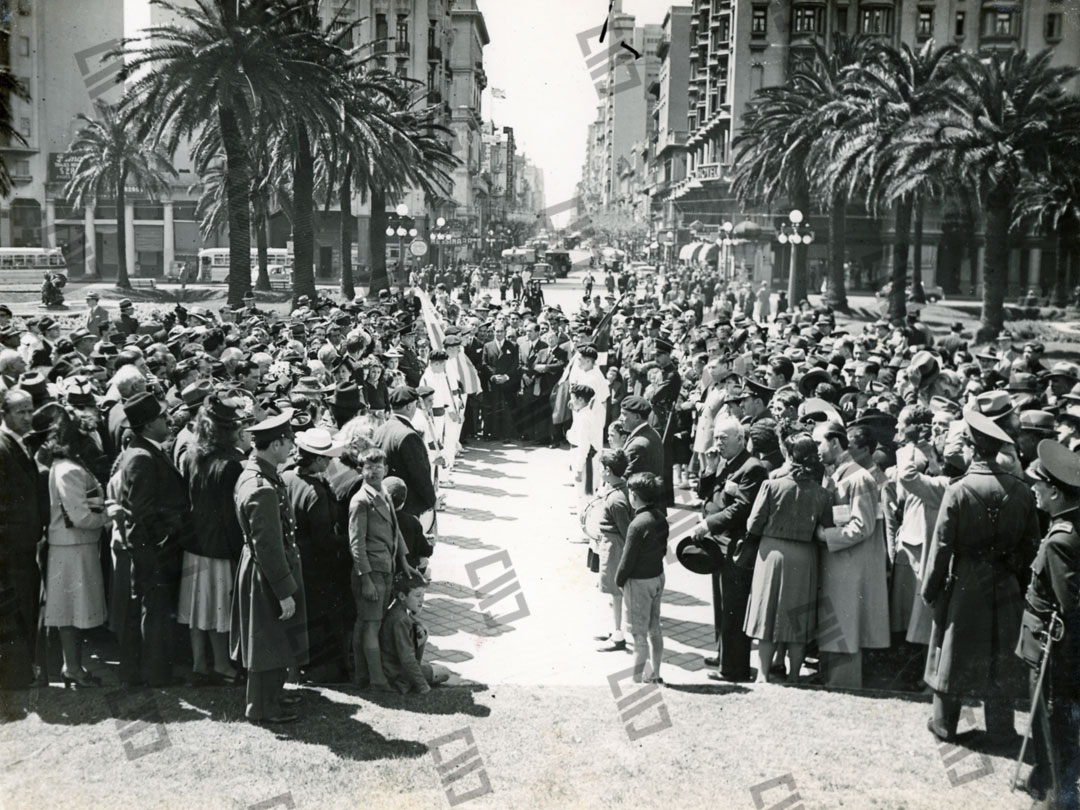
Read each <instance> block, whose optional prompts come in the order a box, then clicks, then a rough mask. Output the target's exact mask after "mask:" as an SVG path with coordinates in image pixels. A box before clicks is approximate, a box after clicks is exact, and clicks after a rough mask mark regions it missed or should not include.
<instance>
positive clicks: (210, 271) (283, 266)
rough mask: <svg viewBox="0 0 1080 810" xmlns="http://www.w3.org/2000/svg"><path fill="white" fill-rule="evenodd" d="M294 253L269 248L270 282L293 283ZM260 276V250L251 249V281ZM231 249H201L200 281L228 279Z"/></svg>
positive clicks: (286, 249)
mask: <svg viewBox="0 0 1080 810" xmlns="http://www.w3.org/2000/svg"><path fill="white" fill-rule="evenodd" d="M292 269H293V254H292V253H290V252H289V250H288V248H267V250H266V270H267V273H268V274H269V275H270V283H271V284H272V283H274V282H275V281H284V282H286V283H287V284H292ZM258 277H259V251H258V249H257V248H252V249H251V283H252V284H254V283H255V280H256V279H257V278H258ZM228 278H229V249H228V248H203V249H202V250H200V251H199V278H198V280H199V281H210V282H214V281H228Z"/></svg>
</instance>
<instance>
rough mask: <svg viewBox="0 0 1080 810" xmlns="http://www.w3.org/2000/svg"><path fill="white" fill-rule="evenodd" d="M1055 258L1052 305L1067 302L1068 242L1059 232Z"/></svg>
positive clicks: (1061, 305) (1060, 304)
mask: <svg viewBox="0 0 1080 810" xmlns="http://www.w3.org/2000/svg"><path fill="white" fill-rule="evenodd" d="M1056 241H1057V260H1056V261H1055V262H1054V306H1055V307H1062V308H1064V307H1066V306H1068V304H1069V243H1068V242H1067V241H1065V237H1064V236H1062V234H1061V232H1060V231H1059V232H1058V235H1057V240H1056Z"/></svg>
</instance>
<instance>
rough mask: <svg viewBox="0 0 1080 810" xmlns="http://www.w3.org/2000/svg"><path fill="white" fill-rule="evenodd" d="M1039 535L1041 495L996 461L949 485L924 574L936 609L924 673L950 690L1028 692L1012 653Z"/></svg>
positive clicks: (1002, 693) (928, 596) (937, 685)
mask: <svg viewBox="0 0 1080 810" xmlns="http://www.w3.org/2000/svg"><path fill="white" fill-rule="evenodd" d="M1038 539H1039V521H1038V516H1037V514H1036V511H1035V496H1034V495H1033V494H1032V493H1031V489H1030V488H1029V487H1028V484H1027V483H1026V482H1025V481H1023V480H1021V479H1020V478H1017V477H1016V476H1014V475H1010V474H1009V473H1006V472H1004V471H1003V470H1002V469H1001V467H999V466H998V465H997V463H996V462H986V461H975V462H973V463H972V465H971V467H970V468H968V472H967V474H966V475H964V476H963V477H961V478H958V479H957V480H955V481H953V482H952V483H951V484H949V486H948V487H947V488H946V489H945V495H944V496H943V498H942V501H941V509H940V511H939V512H938V519H937V525H936V526H935V528H934V537H933V539H932V540H931V543H930V551H929V554H928V555H927V564H926V569H925V571H924V572H923V586H922V596H923V599H925V600H926V602H927V603H929V604H930V605H932V606H933V608H934V626H933V630H932V631H931V638H930V650H929V655H928V657H927V661H926V673H925V674H924V676H923V678H924V680H925V681H926V682H927V684H929V685H930V687H931V688H932V689H934V690H935V691H938V692H943V693H945V694H948V695H953V696H962V695H975V696H986V695H995V694H997V695H1000V696H1001V697H1010V696H1012V697H1023V696H1024V695H1025V694H1026V692H1027V689H1026V679H1027V674H1026V672H1025V668H1024V665H1023V662H1021V661H1020V659H1018V658H1016V657H1015V656H1014V655H1013V650H1014V649H1015V647H1016V639H1017V638H1018V637H1019V635H1020V618H1021V615H1022V614H1023V610H1024V602H1023V598H1022V597H1021V592H1020V580H1019V575H1020V574H1021V572H1023V571H1024V570H1025V569H1026V568H1027V566H1028V565H1029V564H1030V562H1031V560H1032V558H1033V556H1034V553H1035V544H1036V543H1037V542H1038Z"/></svg>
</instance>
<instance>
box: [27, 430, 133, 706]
mask: <svg viewBox="0 0 1080 810" xmlns="http://www.w3.org/2000/svg"><path fill="white" fill-rule="evenodd" d="M91 447H92V444H91V441H90V439H89V437H88V436H86V435H85V434H83V433H82V432H81V431H80V430H79V423H78V421H77V420H76V418H75V417H74V415H73V414H72V413H71V412H69V411H67V410H59V411H57V413H56V417H55V419H54V421H53V424H52V428H51V430H50V434H49V438H48V439H47V440H46V442H45V446H44V447H43V448H42V452H43V455H44V456H45V457H46V458H47V459H48V460H49V462H50V466H49V503H50V507H49V528H48V543H49V556H48V571H47V574H46V581H45V626H46V627H55V628H57V630H58V632H59V635H60V645H61V648H62V649H63V655H64V668H63V670H62V673H61V674H62V676H63V679H64V688H65V689H66V688H67V687H68V686H72V685H74V686H77V687H90V686H100V685H101V681H100V679H98V678H96V677H94V676H93V675H91V674H90V673H89V672H87V671H86V670H85V669H84V668H83V665H82V631H83V630H89V629H91V628H93V627H98V626H100V625H102V624H104V623H105V615H106V611H105V581H104V577H103V576H102V571H101V548H100V545H99V544H100V543H101V530H102V529H104V528H105V527H106V526H110V525H111V524H112V516H111V515H110V512H115V511H116V510H117V509H118V507H116V506H115V505H114V504H110V505H109V506H108V507H106V503H105V492H104V490H103V489H102V486H101V484H100V483H99V482H98V480H97V479H96V478H94V476H93V474H92V473H91V472H90V470H89V469H88V466H87V462H86V459H87V458H88V457H89V456H88V451H89V450H90V449H91Z"/></svg>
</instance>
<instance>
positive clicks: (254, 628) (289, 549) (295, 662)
mask: <svg viewBox="0 0 1080 810" xmlns="http://www.w3.org/2000/svg"><path fill="white" fill-rule="evenodd" d="M291 416H292V411H291V410H286V411H284V412H283V413H281V414H280V415H278V416H272V417H270V418H269V419H266V420H264V421H262V422H260V423H259V424H257V425H254V426H253V427H251V428H249V429H248V430H249V431H250V432H251V435H252V442H253V444H254V450H253V452H252V454H251V456H250V457H249V458H248V460H247V461H246V462H245V464H244V470H243V472H241V473H240V478H239V479H238V480H237V482H236V489H235V490H234V492H233V501H234V502H235V504H236V515H237V517H238V518H239V520H240V528H241V530H242V531H243V533H244V550H243V552H242V553H241V555H240V565H239V567H238V568H237V572H236V587H235V588H234V589H233V602H232V626H231V629H230V632H229V643H230V647H231V650H232V656H233V658H236V659H238V660H239V661H240V662H241V663H242V664H243V665H244V666H245V667H246V668H247V670H248V681H247V695H246V698H245V703H246V704H247V705H246V707H245V710H244V715H245V716H246V717H247V719H248V720H249V721H251V722H252V723H257V724H270V725H277V724H282V723H292V722H295V721H296V720H298V719H299V718H298V716H297V715H296V714H295V712H293V711H292V710H291V709H292V707H293V706H296V705H297V704H298V703H300V698H299V697H295V696H289V697H286V696H285V695H284V693H283V687H284V686H285V679H286V678H287V677H288V674H289V669H290V668H298V667H302V666H304V665H305V664H306V663H307V661H308V639H307V603H306V600H305V598H304V579H303V573H302V570H301V567H300V550H299V548H298V547H297V545H296V521H295V518H294V517H293V509H292V503H291V502H290V499H289V490H288V487H287V486H286V485H285V482H284V481H283V480H282V479H281V476H280V475H279V474H278V468H279V467H280V466H281V465H282V464H284V463H285V462H286V461H288V459H289V456H290V455H291V454H292V449H293V444H294V440H293V431H292V426H291V425H290V424H289V419H290V417H291Z"/></svg>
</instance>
